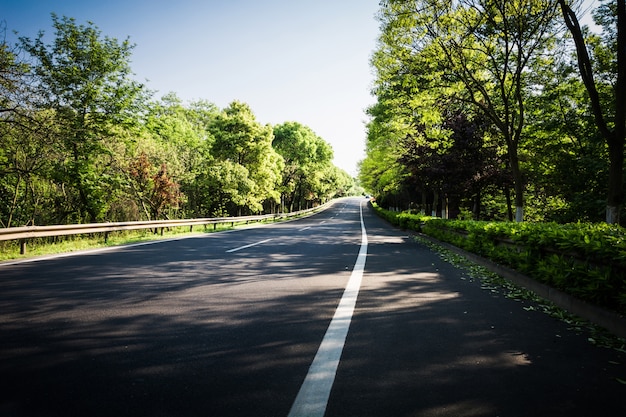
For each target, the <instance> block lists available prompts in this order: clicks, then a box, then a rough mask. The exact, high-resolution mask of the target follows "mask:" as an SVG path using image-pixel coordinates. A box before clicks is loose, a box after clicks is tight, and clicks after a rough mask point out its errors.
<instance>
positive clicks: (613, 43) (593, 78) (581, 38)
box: [558, 0, 626, 224]
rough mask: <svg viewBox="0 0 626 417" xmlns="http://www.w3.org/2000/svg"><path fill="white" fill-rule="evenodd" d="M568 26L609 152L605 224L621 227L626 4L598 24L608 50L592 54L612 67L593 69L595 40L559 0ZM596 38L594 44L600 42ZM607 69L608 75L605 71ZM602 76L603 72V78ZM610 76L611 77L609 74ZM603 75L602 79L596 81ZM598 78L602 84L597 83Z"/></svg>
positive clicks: (623, 0) (606, 12)
mask: <svg viewBox="0 0 626 417" xmlns="http://www.w3.org/2000/svg"><path fill="white" fill-rule="evenodd" d="M558 2H559V5H560V6H561V12H562V14H563V19H564V20H565V24H566V26H567V28H568V30H569V31H570V33H571V35H572V37H573V39H574V43H575V46H576V54H577V57H578V67H579V71H580V76H581V78H582V81H583V84H584V85H585V88H586V89H587V92H588V94H589V99H590V102H591V110H592V112H593V115H594V119H595V123H596V126H597V127H598V130H599V131H600V134H601V135H602V137H603V138H604V140H605V141H606V144H607V146H608V152H609V173H608V190H607V202H606V222H607V223H610V224H612V223H619V220H620V209H621V206H622V204H623V200H624V190H623V181H624V180H623V175H624V173H623V171H624V143H625V140H626V0H616V1H615V3H611V4H605V5H604V6H603V7H602V8H601V9H600V12H599V13H598V14H596V20H598V22H599V23H601V24H602V25H603V27H604V28H605V30H606V36H605V39H604V41H605V48H601V45H600V44H598V43H597V42H596V43H595V45H596V47H595V48H594V49H593V50H592V52H595V54H594V55H595V56H594V58H598V59H597V62H598V63H600V64H602V63H605V64H606V60H605V59H602V58H603V55H604V56H607V54H608V56H610V58H609V65H608V68H606V66H607V65H605V68H604V71H603V68H602V67H601V66H600V67H598V66H597V65H594V60H592V58H591V56H590V51H589V50H588V47H589V43H590V42H593V40H594V37H587V38H586V37H585V31H584V30H583V28H581V26H580V23H579V21H578V18H577V17H576V12H575V11H574V9H573V8H572V7H573V5H572V3H574V2H569V1H566V0H558ZM597 39H598V38H597V37H596V38H595V40H596V41H597ZM607 69H608V71H606V70H607ZM602 72H604V74H603V75H605V76H604V77H603V76H602V74H601V73H602ZM607 72H608V74H607ZM599 74H600V77H597V76H598V75H599ZM598 78H599V80H598ZM606 84H609V85H610V87H611V90H612V94H611V95H610V99H609V100H606V99H603V98H604V97H603V94H602V87H603V85H606Z"/></svg>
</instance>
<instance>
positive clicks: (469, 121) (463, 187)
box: [359, 0, 626, 224]
mask: <svg viewBox="0 0 626 417" xmlns="http://www.w3.org/2000/svg"><path fill="white" fill-rule="evenodd" d="M589 4H590V2H582V1H578V0H488V1H487V0H461V1H453V2H450V1H444V0H418V1H407V0H388V1H383V2H381V7H380V12H379V15H378V19H379V21H380V27H381V30H380V36H379V42H378V47H377V49H376V50H375V51H374V54H373V56H372V60H371V63H372V66H373V69H374V71H375V79H374V84H373V93H374V96H375V98H376V102H375V104H373V105H372V106H371V107H370V108H369V109H368V113H369V115H370V117H371V119H370V122H369V124H368V126H367V132H368V133H367V143H366V157H365V159H364V160H363V161H362V162H361V165H360V173H359V179H360V182H361V185H362V186H363V187H364V188H365V189H366V191H367V192H368V193H370V194H371V195H373V196H375V197H376V200H377V202H378V203H379V204H380V205H381V207H384V208H391V209H395V210H410V209H411V210H416V211H417V212H422V213H425V214H428V215H433V216H438V217H443V218H463V219H474V220H500V221H512V220H515V221H518V222H519V221H532V222H544V221H546V222H556V223H572V222H574V223H575V222H578V221H581V222H607V223H611V224H620V222H621V219H622V216H621V214H622V211H623V203H624V195H625V194H624V184H623V179H624V172H623V160H624V143H625V136H626V104H625V103H626V44H624V43H625V42H626V36H624V34H626V0H611V1H608V0H607V1H600V2H595V4H594V5H593V6H592V7H593V8H592V9H590V6H589ZM584 16H587V17H591V18H593V21H592V20H591V19H588V20H585V22H586V23H588V24H589V23H593V24H594V25H593V27H591V28H590V27H586V26H584V25H583V24H582V23H580V22H581V20H582V19H583V17H584ZM622 223H623V222H622Z"/></svg>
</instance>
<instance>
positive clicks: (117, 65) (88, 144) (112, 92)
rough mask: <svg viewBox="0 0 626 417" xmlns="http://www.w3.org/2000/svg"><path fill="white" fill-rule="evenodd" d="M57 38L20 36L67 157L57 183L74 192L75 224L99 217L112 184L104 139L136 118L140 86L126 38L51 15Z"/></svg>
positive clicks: (44, 106)
mask: <svg viewBox="0 0 626 417" xmlns="http://www.w3.org/2000/svg"><path fill="white" fill-rule="evenodd" d="M52 22H53V27H54V29H55V38H54V40H53V42H52V43H51V44H49V45H46V44H45V43H44V32H40V33H39V35H38V36H37V37H36V38H35V39H34V40H31V39H29V38H26V37H22V38H20V43H21V46H22V48H23V49H24V50H25V51H27V52H28V53H29V54H30V55H31V57H32V58H33V72H34V75H35V76H36V87H37V91H36V93H37V96H38V98H39V102H38V103H37V105H38V107H39V108H41V109H49V110H50V111H53V112H54V118H55V120H56V124H57V129H56V133H57V134H58V135H59V138H60V140H59V142H60V144H61V145H62V151H63V154H64V155H65V159H62V160H59V161H58V167H57V173H58V178H56V180H57V181H58V182H59V183H61V184H63V186H64V187H66V189H67V188H70V189H72V190H74V191H75V192H76V196H77V198H76V205H75V207H72V208H71V209H72V211H73V215H74V216H73V217H74V220H77V221H96V220H98V219H101V218H102V217H103V214H104V213H105V210H106V207H107V202H106V200H107V195H108V194H109V192H110V187H111V186H112V183H111V182H110V181H109V180H110V177H109V174H108V172H106V167H107V165H108V164H109V163H110V158H107V157H106V154H107V152H108V151H107V149H106V147H105V146H103V143H104V140H105V139H106V138H109V137H111V136H113V135H114V127H115V126H122V125H125V124H130V123H132V122H133V121H134V120H136V117H135V110H137V104H138V103H140V102H142V101H141V99H142V98H143V97H142V91H143V86H142V85H140V84H138V83H136V82H135V81H132V80H131V78H130V76H131V69H130V65H129V62H130V56H131V50H132V48H133V46H132V45H131V44H130V43H129V41H128V40H125V41H123V42H119V41H118V40H117V39H113V38H109V37H104V38H102V36H101V33H100V31H99V30H98V29H97V28H96V27H95V26H94V25H93V23H91V22H89V23H88V24H87V25H79V24H77V23H76V21H75V20H74V19H72V18H68V17H61V18H59V17H57V16H56V15H55V14H53V15H52Z"/></svg>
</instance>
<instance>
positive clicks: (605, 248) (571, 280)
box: [375, 205, 626, 313]
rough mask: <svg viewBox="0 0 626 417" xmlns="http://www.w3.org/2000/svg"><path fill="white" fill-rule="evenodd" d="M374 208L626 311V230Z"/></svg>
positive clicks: (397, 220) (578, 294)
mask: <svg viewBox="0 0 626 417" xmlns="http://www.w3.org/2000/svg"><path fill="white" fill-rule="evenodd" d="M375 209H376V212H377V213H378V214H379V215H380V216H381V217H383V218H385V219H387V220H388V221H390V222H391V223H392V224H394V225H397V226H399V227H402V228H406V229H411V230H416V231H419V232H422V233H424V234H426V235H429V236H432V237H434V238H436V239H438V240H440V241H443V242H447V243H450V244H452V245H455V246H458V247H460V248H462V249H465V250H467V251H469V252H473V253H476V254H478V255H481V256H483V257H486V258H488V259H491V260H493V261H495V262H497V263H500V264H503V265H506V266H509V267H511V268H513V269H516V270H519V271H520V272H523V273H525V274H527V275H529V276H531V277H533V278H535V279H537V280H538V281H541V282H544V283H546V284H548V285H550V286H552V287H554V288H557V289H560V290H562V291H565V292H568V293H570V294H572V295H574V296H576V297H578V298H580V299H583V300H585V301H588V302H591V303H594V304H597V305H600V306H604V307H607V308H609V309H612V310H615V311H617V312H619V313H626V229H624V228H622V227H620V226H617V225H609V224H606V223H570V224H557V223H530V222H525V223H512V222H491V221H473V220H446V219H440V218H433V217H428V216H422V215H416V214H410V213H407V212H403V213H397V212H391V211H388V210H384V209H381V208H380V207H378V206H376V205H375Z"/></svg>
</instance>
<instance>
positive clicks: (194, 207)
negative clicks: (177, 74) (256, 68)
mask: <svg viewBox="0 0 626 417" xmlns="http://www.w3.org/2000/svg"><path fill="white" fill-rule="evenodd" d="M52 25H53V28H54V35H53V36H52V38H51V41H50V42H49V43H47V42H46V40H47V39H48V38H47V37H46V36H45V33H44V32H40V33H39V34H38V36H37V37H35V38H34V39H30V38H27V37H21V38H19V42H18V43H17V44H16V45H9V44H7V43H6V41H0V174H1V175H0V225H2V226H3V227H10V226H17V225H26V224H38V225H44V224H54V223H80V222H96V221H123V220H139V219H158V218H185V217H209V216H235V215H241V214H251V213H261V212H265V213H272V212H276V211H279V210H282V209H285V206H288V208H294V207H295V208H304V207H310V206H313V205H316V204H320V203H323V202H325V201H326V200H328V199H330V198H333V197H335V196H343V195H346V194H348V193H350V192H352V191H353V190H354V188H353V186H354V180H353V178H351V177H350V176H349V175H348V174H347V173H345V172H344V171H342V170H340V169H339V168H337V167H335V166H334V165H333V164H332V162H331V161H332V149H331V147H330V145H329V144H328V143H327V142H325V141H324V140H323V139H321V138H319V137H318V136H317V135H315V134H314V133H313V132H312V131H311V130H310V129H309V128H308V127H305V126H302V125H299V124H297V123H296V122H288V123H285V124H284V125H278V126H271V125H262V124H260V123H259V122H258V121H257V120H256V117H255V115H254V113H253V111H252V109H251V108H250V107H249V106H248V105H247V104H245V103H243V102H240V101H236V100H234V101H233V102H231V103H230V104H229V105H228V106H227V107H226V108H224V109H219V108H218V107H217V106H215V105H214V104H212V103H211V102H210V101H207V100H198V101H195V102H191V103H183V102H182V100H180V99H179V98H178V97H177V95H176V94H175V93H169V94H166V95H165V96H163V97H161V98H160V99H158V98H155V97H154V94H153V93H152V92H151V91H149V89H148V88H147V86H146V85H144V84H141V83H138V82H137V81H135V80H134V79H133V74H132V68H131V65H130V63H131V54H132V50H133V47H134V45H132V44H131V43H130V41H129V40H128V39H126V40H123V41H119V40H117V39H115V38H110V37H108V36H105V35H103V34H102V33H101V32H100V30H99V29H98V28H97V27H96V26H95V24H93V23H91V22H88V23H86V24H79V23H78V22H76V21H75V19H73V18H69V17H64V16H63V17H59V16H57V15H54V14H53V15H52ZM286 125H297V126H299V127H298V129H300V130H302V131H306V132H307V133H306V135H309V136H311V137H312V138H313V139H312V141H313V142H312V143H314V146H315V150H314V152H311V150H310V149H309V145H310V144H309V143H308V142H307V141H303V142H298V141H296V139H295V137H289V138H287V137H285V136H284V134H283V132H284V126H286ZM277 138H280V139H277ZM292 139H293V140H294V141H295V142H294V143H288V142H289V141H290V140H292ZM279 143H280V145H279ZM287 149H289V150H288V151H287ZM293 155H298V157H297V158H296V159H293ZM287 158H291V159H288V161H286V159H287ZM287 165H288V166H289V168H287ZM292 170H295V171H297V172H299V173H301V174H302V176H301V177H300V178H299V181H300V183H298V184H297V187H298V190H299V191H298V193H297V196H294V194H293V193H294V190H293V184H294V183H293V177H292ZM351 190H352V191H351ZM294 199H296V200H294ZM281 202H282V204H281Z"/></svg>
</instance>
